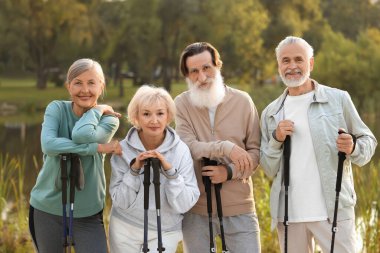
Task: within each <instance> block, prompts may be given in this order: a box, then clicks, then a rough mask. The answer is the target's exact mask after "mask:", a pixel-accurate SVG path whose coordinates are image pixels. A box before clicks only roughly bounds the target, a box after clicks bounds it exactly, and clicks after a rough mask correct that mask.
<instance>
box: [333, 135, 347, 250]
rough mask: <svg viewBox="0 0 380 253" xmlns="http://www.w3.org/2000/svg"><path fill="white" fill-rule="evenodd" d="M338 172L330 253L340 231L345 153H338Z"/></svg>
mask: <svg viewBox="0 0 380 253" xmlns="http://www.w3.org/2000/svg"><path fill="white" fill-rule="evenodd" d="M338 133H339V134H342V133H344V132H343V131H339V132H338ZM338 157H339V160H338V172H337V175H336V185H335V192H336V195H335V207H334V219H333V224H332V229H331V231H332V238H331V250H330V253H333V252H334V244H335V233H336V232H337V231H338V226H337V218H338V204H339V193H340V188H341V186H342V176H343V163H344V160H346V154H345V153H344V152H340V151H339V152H338Z"/></svg>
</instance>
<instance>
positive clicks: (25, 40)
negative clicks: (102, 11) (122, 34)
mask: <svg viewBox="0 0 380 253" xmlns="http://www.w3.org/2000/svg"><path fill="white" fill-rule="evenodd" d="M1 7H2V8H1V16H3V17H4V18H5V19H6V20H7V21H8V22H7V23H6V25H7V26H8V28H7V29H6V30H7V31H6V32H8V33H10V34H15V35H16V36H17V37H18V40H17V41H14V42H15V44H14V47H17V48H22V49H23V50H25V49H26V52H27V55H28V56H29V60H30V62H31V65H30V67H31V68H32V69H33V70H34V71H35V72H36V77H37V84H36V85H37V88H39V89H44V88H46V85H47V78H48V75H49V71H50V69H51V67H53V66H54V64H55V62H56V61H57V57H56V56H57V52H59V49H57V48H56V46H57V44H58V41H59V40H60V39H62V38H63V37H61V36H62V35H68V36H70V37H69V38H71V40H70V42H74V43H75V42H76V43H79V42H83V41H85V40H88V39H89V37H90V33H89V27H88V24H89V20H88V16H87V15H86V13H87V8H86V6H85V5H83V4H81V3H79V2H78V1H75V0H56V1H44V0H12V1H11V0H4V1H3V2H2V6H1ZM63 10H64V11H63Z"/></svg>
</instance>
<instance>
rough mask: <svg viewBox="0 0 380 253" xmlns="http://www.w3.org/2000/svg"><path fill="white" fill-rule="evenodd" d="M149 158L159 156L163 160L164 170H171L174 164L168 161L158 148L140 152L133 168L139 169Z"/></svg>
mask: <svg viewBox="0 0 380 253" xmlns="http://www.w3.org/2000/svg"><path fill="white" fill-rule="evenodd" d="M147 158H158V160H160V162H161V166H162V168H163V169H164V170H170V169H171V168H172V165H171V164H170V163H169V162H167V161H166V159H165V157H164V156H163V155H162V154H161V153H160V152H158V151H156V150H149V151H145V152H142V153H140V154H139V155H138V156H137V157H136V161H135V163H134V164H133V165H132V169H134V170H139V169H141V167H142V166H143V165H144V160H145V159H147Z"/></svg>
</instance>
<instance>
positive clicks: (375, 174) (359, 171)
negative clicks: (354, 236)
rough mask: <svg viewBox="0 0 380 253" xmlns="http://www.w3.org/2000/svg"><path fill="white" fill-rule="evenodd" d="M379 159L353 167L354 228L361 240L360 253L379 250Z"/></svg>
mask: <svg viewBox="0 0 380 253" xmlns="http://www.w3.org/2000/svg"><path fill="white" fill-rule="evenodd" d="M379 168H380V161H377V163H376V162H371V163H370V164H369V165H366V166H364V167H362V168H358V167H354V180H355V190H356V193H357V199H358V200H357V205H356V210H355V211H356V228H357V232H358V235H359V238H360V239H361V241H362V244H363V248H362V251H361V252H362V253H378V252H380V203H379V201H380V191H379V189H380V181H379V177H380V173H379Z"/></svg>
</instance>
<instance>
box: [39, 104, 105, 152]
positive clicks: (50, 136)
mask: <svg viewBox="0 0 380 253" xmlns="http://www.w3.org/2000/svg"><path fill="white" fill-rule="evenodd" d="M62 113H63V109H62V108H61V107H60V106H59V104H58V103H56V102H52V103H50V104H49V105H48V107H47V108H46V111H45V115H44V122H43V123H42V131H41V148H42V152H44V153H45V154H47V155H50V156H54V155H59V154H62V153H76V154H79V155H94V154H96V153H97V148H98V144H97V143H82V144H77V143H74V142H73V141H72V140H70V139H69V138H67V137H60V136H58V131H59V129H60V127H62V125H63V123H62V122H61V121H62V120H63V117H61V115H62Z"/></svg>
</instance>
